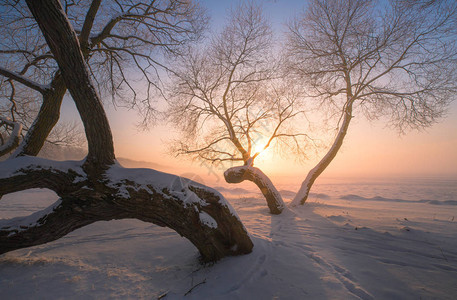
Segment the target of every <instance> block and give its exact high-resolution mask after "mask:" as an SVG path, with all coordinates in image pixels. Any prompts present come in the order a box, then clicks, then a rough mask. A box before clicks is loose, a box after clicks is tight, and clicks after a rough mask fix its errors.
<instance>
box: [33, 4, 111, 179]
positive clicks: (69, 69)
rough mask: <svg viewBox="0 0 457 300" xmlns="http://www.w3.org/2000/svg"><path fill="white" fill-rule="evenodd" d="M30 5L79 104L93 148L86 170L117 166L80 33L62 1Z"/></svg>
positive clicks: (90, 148) (87, 135)
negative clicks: (71, 22)
mask: <svg viewBox="0 0 457 300" xmlns="http://www.w3.org/2000/svg"><path fill="white" fill-rule="evenodd" d="M26 2H27V5H28V7H29V9H30V11H31V12H32V15H33V17H34V18H35V20H36V21H37V23H38V25H39V26H40V29H41V31H42V33H43V36H44V38H45V39H46V42H47V44H48V46H49V48H50V49H51V52H52V54H53V55H54V58H55V59H56V61H57V64H58V65H59V69H60V71H61V73H62V76H63V79H64V82H65V85H66V86H67V88H68V90H69V91H70V93H71V96H72V97H73V100H74V101H75V104H76V108H77V109H78V112H79V114H80V116H81V120H82V122H83V124H84V129H85V132H86V137H87V142H88V145H89V153H88V155H87V159H86V165H85V167H87V168H91V169H92V171H90V172H91V173H92V172H95V174H96V173H97V172H98V171H100V170H102V169H104V168H105V167H106V166H109V165H111V164H113V163H114V146H113V138H112V135H111V129H110V127H109V124H108V119H107V117H106V114H105V111H104V109H103V106H102V103H101V101H100V98H99V96H98V95H97V93H96V91H95V88H94V86H93V84H92V82H91V80H90V76H89V72H88V70H87V67H86V64H85V61H84V57H83V54H82V52H81V48H80V45H79V41H78V38H77V36H76V33H75V31H74V30H73V28H72V27H71V25H70V23H69V21H68V19H67V17H66V16H65V14H64V13H63V9H62V6H61V4H60V2H59V1H53V0H45V1H33V0H27V1H26Z"/></svg>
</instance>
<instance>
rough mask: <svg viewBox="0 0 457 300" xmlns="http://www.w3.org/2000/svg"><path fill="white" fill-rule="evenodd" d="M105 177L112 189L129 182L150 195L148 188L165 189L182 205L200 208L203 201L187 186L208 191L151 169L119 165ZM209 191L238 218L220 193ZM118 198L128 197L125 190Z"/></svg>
mask: <svg viewBox="0 0 457 300" xmlns="http://www.w3.org/2000/svg"><path fill="white" fill-rule="evenodd" d="M105 177H106V179H108V180H109V183H108V185H109V186H112V187H118V186H120V185H121V184H122V182H125V181H131V182H135V183H136V184H138V186H137V190H138V189H140V188H141V189H145V190H146V191H148V190H149V192H150V193H152V191H151V190H150V188H149V187H150V186H151V187H153V188H154V189H155V190H156V191H157V192H161V191H162V190H163V189H166V190H168V192H169V193H170V194H171V195H173V196H175V197H177V198H178V199H180V200H181V201H183V203H184V204H192V203H198V204H200V205H202V206H205V205H207V204H206V202H205V201H204V200H202V199H200V198H199V197H198V196H197V195H196V194H195V193H194V192H192V191H191V190H190V189H189V186H192V187H195V188H201V189H205V190H208V188H207V187H205V186H203V185H201V184H199V183H197V182H195V181H192V180H190V179H187V178H184V177H180V176H176V175H173V174H168V173H164V172H160V171H156V170H152V169H143V168H124V167H122V166H121V165H120V164H119V163H117V164H115V165H113V166H111V167H110V168H109V169H108V170H107V171H106V173H105ZM210 191H211V192H212V193H214V194H215V195H217V196H219V203H221V204H222V205H224V206H226V207H227V208H228V209H229V211H230V212H231V213H232V215H233V216H235V217H238V216H237V213H236V211H235V210H234V209H233V208H232V206H231V205H230V203H228V202H227V201H225V199H224V197H223V196H222V194H221V193H219V192H218V191H216V190H213V189H211V190H210ZM119 196H122V197H124V198H129V197H130V195H129V192H128V191H127V189H125V188H124V189H121V190H120V195H119ZM208 217H209V216H208Z"/></svg>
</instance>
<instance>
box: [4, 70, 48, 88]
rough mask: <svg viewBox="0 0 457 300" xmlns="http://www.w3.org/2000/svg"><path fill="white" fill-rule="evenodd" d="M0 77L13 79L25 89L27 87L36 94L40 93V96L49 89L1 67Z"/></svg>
mask: <svg viewBox="0 0 457 300" xmlns="http://www.w3.org/2000/svg"><path fill="white" fill-rule="evenodd" d="M0 75H3V76H5V77H8V78H9V79H13V80H15V81H17V82H19V83H22V84H23V85H25V86H26V87H29V88H31V89H33V90H35V91H37V92H40V93H41V94H44V93H46V91H47V90H48V89H49V87H48V86H46V85H42V84H39V83H37V82H35V81H33V80H30V79H28V78H27V77H24V76H22V75H20V74H18V73H16V72H13V71H9V70H7V69H4V68H2V67H0Z"/></svg>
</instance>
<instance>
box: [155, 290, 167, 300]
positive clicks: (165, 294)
mask: <svg viewBox="0 0 457 300" xmlns="http://www.w3.org/2000/svg"><path fill="white" fill-rule="evenodd" d="M167 295H168V291H166V292H164V293H163V294H160V295H159V297H157V300H160V299H163V298H165V297H166V296H167Z"/></svg>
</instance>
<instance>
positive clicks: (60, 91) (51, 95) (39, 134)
mask: <svg viewBox="0 0 457 300" xmlns="http://www.w3.org/2000/svg"><path fill="white" fill-rule="evenodd" d="M66 90H67V88H66V86H65V83H64V81H63V78H62V76H61V75H60V74H59V73H57V74H56V76H55V77H54V78H53V80H52V82H51V88H50V89H48V90H47V91H45V92H44V93H43V103H42V104H41V107H40V111H39V112H38V115H37V117H36V118H35V120H34V122H33V124H32V126H31V127H30V129H29V130H28V131H27V134H26V135H25V137H24V140H23V141H22V143H21V145H20V146H19V148H18V149H17V150H16V151H15V152H14V153H13V155H12V156H11V158H12V157H18V156H23V155H30V156H37V155H38V153H39V152H40V150H41V148H42V147H43V145H44V143H45V142H46V139H47V138H48V136H49V133H50V132H51V130H52V129H53V128H54V126H55V125H56V124H57V122H58V121H59V118H60V107H61V105H62V100H63V97H64V95H65V92H66Z"/></svg>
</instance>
